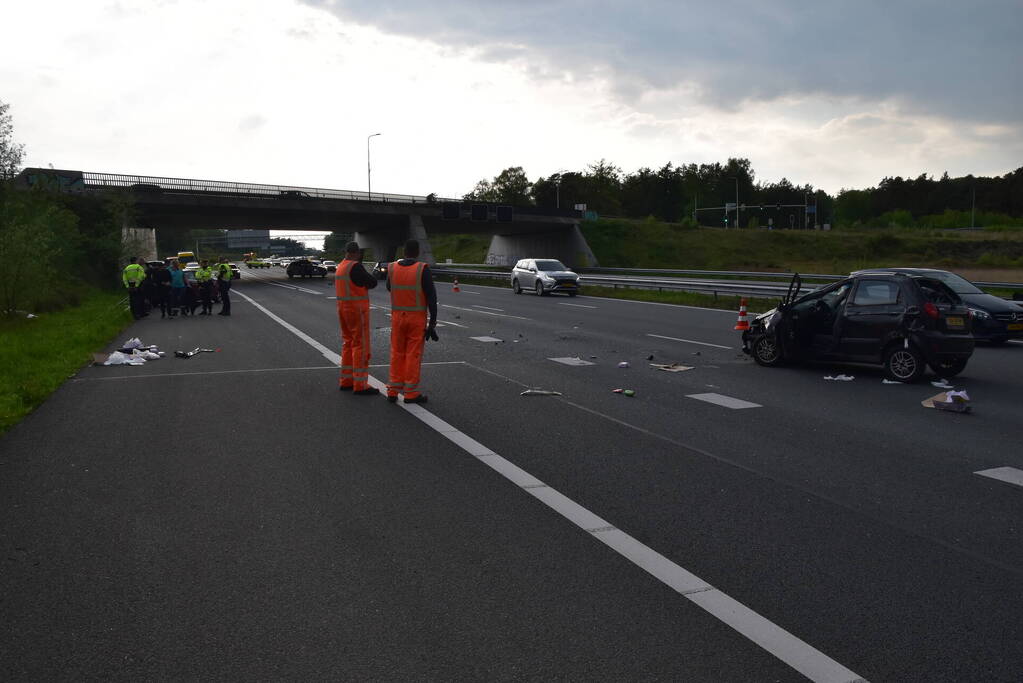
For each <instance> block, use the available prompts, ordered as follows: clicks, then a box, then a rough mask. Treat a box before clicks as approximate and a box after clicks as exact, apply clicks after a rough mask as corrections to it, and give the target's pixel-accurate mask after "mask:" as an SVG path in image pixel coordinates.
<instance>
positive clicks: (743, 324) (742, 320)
mask: <svg viewBox="0 0 1023 683" xmlns="http://www.w3.org/2000/svg"><path fill="white" fill-rule="evenodd" d="M734 329H736V330H748V329H749V318H747V317H746V299H740V300H739V320H738V322H736V323H735V328H734Z"/></svg>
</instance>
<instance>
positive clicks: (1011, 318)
mask: <svg viewBox="0 0 1023 683" xmlns="http://www.w3.org/2000/svg"><path fill="white" fill-rule="evenodd" d="M876 272H889V273H905V274H907V275H919V276H922V277H929V278H934V279H935V280H941V281H942V282H944V283H945V284H946V285H948V286H949V288H950V289H951V290H952V291H953V292H955V293H956V294H958V295H959V297H960V298H961V299H962V300H963V301H964V302H965V303H966V305H967V306H969V307H970V313H972V314H973V327H972V329H973V338H974V339H976V340H977V341H983V342H987V343H989V344H993V345H998V344H1004V343H1005V342H1007V341H1008V340H1010V339H1023V306H1021V305H1019V304H1018V303H1016V302H1014V301H1006V300H1005V299H1001V298H999V297H997V296H995V295H994V294H988V293H987V292H985V291H983V290H981V289H980V288H979V287H977V286H976V285H975V284H973V283H972V282H970V281H969V280H967V279H966V278H964V277H962V276H961V275H956V274H955V273H950V272H949V271H947V270H937V269H935V268H873V269H870V270H859V271H856V272H855V273H853V275H858V274H859V273H876Z"/></svg>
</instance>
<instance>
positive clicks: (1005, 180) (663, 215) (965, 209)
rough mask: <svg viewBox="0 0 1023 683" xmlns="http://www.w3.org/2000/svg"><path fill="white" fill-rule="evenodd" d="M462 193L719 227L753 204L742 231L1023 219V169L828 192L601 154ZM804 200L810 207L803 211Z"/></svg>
mask: <svg viewBox="0 0 1023 683" xmlns="http://www.w3.org/2000/svg"><path fill="white" fill-rule="evenodd" d="M463 199H465V200H466V201H485V202H496V203H504V204H512V205H518V206H537V207H541V208H548V209H559V208H560V209H572V208H573V207H575V206H576V205H577V204H585V205H586V209H587V210H589V211H595V212H597V213H598V214H600V215H605V216H621V217H628V218H646V217H651V216H652V217H654V218H656V219H659V220H662V221H667V222H671V223H692V224H700V225H719V226H720V225H728V226H734V225H735V220H736V212H735V210H734V209H732V210H730V211H725V210H723V209H720V208H719V209H716V210H715V209H710V208H709V207H725V206H726V204H728V203H736V200H737V199H738V204H740V206H741V205H745V207H746V208H745V209H742V210H741V211H740V212H739V220H740V222H741V223H740V224H741V226H742V227H758V226H761V227H762V226H766V225H768V223H773V224H774V225H776V226H780V227H803V226H804V224H809V225H811V226H812V225H813V224H814V223H815V222H817V223H831V224H833V225H836V226H838V227H889V226H894V227H912V226H921V227H967V226H968V224H969V222H970V216H971V215H973V213H974V212H975V214H976V216H977V218H978V220H977V224H978V225H983V224H986V225H993V224H1004V225H1021V224H1023V167H1021V168H1018V169H1016V170H1015V171H1013V172H1011V173H1007V174H1006V175H1004V176H995V177H975V176H972V175H970V176H964V177H960V178H951V177H949V175H948V173H945V174H944V175H942V177H941V178H939V179H937V180H936V179H934V178H933V177H931V176H928V175H926V174H924V175H921V176H919V177H917V178H912V179H903V178H901V177H898V176H896V177H894V178H890V177H889V178H884V179H883V180H882V181H881V182H880V183H879V184H878V185H877V186H876V187H869V188H866V189H862V190H846V189H843V190H841V191H839V192H838V193H837V195H831V194H829V193H827V192H824V191H822V190H819V189H816V188H814V187H813V186H812V185H810V184H805V185H796V184H793V183H792V182H791V181H789V180H788V179H786V178H782V179H781V180H779V181H777V182H758V181H757V180H756V176H755V173H754V170H753V167H752V164H751V163H750V161H749V159H736V158H730V159H728V161H727V162H726V163H724V164H722V163H713V164H684V165H679V166H675V165H673V164H672V163H671V162H669V163H667V164H665V165H664V166H662V167H661V168H660V169H657V170H653V169H651V168H646V167H644V168H641V169H639V170H637V171H635V172H634V173H623V172H622V169H620V168H619V167H617V166H615V165H614V164H612V163H610V162H608V161H606V160H604V159H601V160H600V161H598V162H596V163H593V164H590V165H589V166H587V167H586V169H585V170H582V171H559V172H558V173H554V174H552V175H550V176H546V177H544V176H541V177H539V178H537V179H535V180H530V179H529V178H528V177H527V175H526V172H525V171H524V170H523V168H522V167H521V166H513V167H510V168H506V169H504V170H503V171H501V172H500V173H499V174H498V175H496V176H495V177H494V178H492V179H483V180H480V181H479V182H477V183H476V185H475V187H473V189H472V190H471V191H470V192H468V193H466V194H465V195H464V197H463ZM804 206H809V207H811V208H809V209H808V210H807V213H805V214H804V209H803V207H804ZM754 207H757V208H754ZM815 218H816V221H815V220H814V219H815ZM981 219H982V220H983V221H984V222H983V223H982V222H981ZM726 221H727V222H726ZM963 221H966V222H963Z"/></svg>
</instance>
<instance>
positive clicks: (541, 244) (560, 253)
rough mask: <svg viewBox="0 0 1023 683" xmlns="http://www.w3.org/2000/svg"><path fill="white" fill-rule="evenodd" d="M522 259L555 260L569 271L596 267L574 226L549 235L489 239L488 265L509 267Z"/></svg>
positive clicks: (582, 238) (576, 226) (580, 233)
mask: <svg viewBox="0 0 1023 683" xmlns="http://www.w3.org/2000/svg"><path fill="white" fill-rule="evenodd" d="M524 258H556V259H558V260H559V261H561V262H562V263H564V264H565V265H566V266H568V267H569V268H587V267H590V268H592V267H593V266H596V265H598V264H597V258H596V257H595V256H594V255H593V250H592V249H590V245H589V244H587V242H586V238H585V237H583V233H582V231H581V230H579V225H578V223H576V224H573V225H572V226H570V227H568V228H567V229H564V230H557V231H553V232H533V233H524V234H516V235H494V236H493V237H492V238H491V240H490V248H489V249H487V263H488V264H490V265H494V266H513V265H515V262H516V261H518V260H519V259H524Z"/></svg>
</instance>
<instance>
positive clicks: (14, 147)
mask: <svg viewBox="0 0 1023 683" xmlns="http://www.w3.org/2000/svg"><path fill="white" fill-rule="evenodd" d="M10 109H11V105H9V104H7V103H6V102H2V101H0V180H9V179H10V178H13V177H14V176H16V175H18V171H20V170H21V159H22V157H23V156H24V155H25V145H23V144H19V143H17V142H14V137H13V136H14V124H13V123H12V122H11V114H10Z"/></svg>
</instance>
